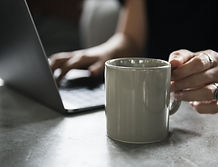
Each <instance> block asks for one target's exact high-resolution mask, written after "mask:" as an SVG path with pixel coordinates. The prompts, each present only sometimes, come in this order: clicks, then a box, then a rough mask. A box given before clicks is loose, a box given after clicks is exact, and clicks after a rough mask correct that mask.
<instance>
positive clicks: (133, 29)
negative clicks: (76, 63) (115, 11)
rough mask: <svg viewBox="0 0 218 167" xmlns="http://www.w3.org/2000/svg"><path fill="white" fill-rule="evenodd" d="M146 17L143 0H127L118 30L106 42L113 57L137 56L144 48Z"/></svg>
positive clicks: (105, 44)
mask: <svg viewBox="0 0 218 167" xmlns="http://www.w3.org/2000/svg"><path fill="white" fill-rule="evenodd" d="M145 37H146V18H145V8H144V1H143V0H137V1H135V0H126V3H125V6H124V7H123V9H122V10H121V12H120V18H119V22H118V27H117V32H116V33H115V35H114V36H113V37H111V38H110V39H109V40H108V41H107V42H106V43H104V44H103V47H104V48H107V50H108V51H109V53H110V55H111V57H110V58H117V57H136V56H140V55H141V53H142V52H143V50H144V46H145Z"/></svg>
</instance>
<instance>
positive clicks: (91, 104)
mask: <svg viewBox="0 0 218 167" xmlns="http://www.w3.org/2000/svg"><path fill="white" fill-rule="evenodd" d="M59 92H60V95H61V98H62V101H63V104H64V107H65V108H66V109H72V110H79V109H89V108H95V107H103V106H104V104H105V91H104V85H103V84H100V85H99V86H98V87H94V88H87V87H82V88H75V89H72V88H62V89H60V91H59Z"/></svg>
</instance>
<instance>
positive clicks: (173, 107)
mask: <svg viewBox="0 0 218 167" xmlns="http://www.w3.org/2000/svg"><path fill="white" fill-rule="evenodd" d="M170 98H172V99H173V101H172V102H170V107H169V114H170V115H173V114H175V113H176V112H177V111H178V109H179V107H180V105H181V101H177V100H175V99H174V97H173V96H171V97H170Z"/></svg>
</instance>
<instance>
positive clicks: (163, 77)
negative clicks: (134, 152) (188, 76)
mask: <svg viewBox="0 0 218 167" xmlns="http://www.w3.org/2000/svg"><path fill="white" fill-rule="evenodd" d="M170 80H171V65H170V63H169V62H167V61H164V60H159V59H150V58H120V59H113V60H109V61H107V62H106V63H105V89H106V108H105V112H106V119H107V134H108V136H109V137H110V138H112V139H114V140H118V141H121V142H126V143H153V142H159V141H162V140H163V139H165V138H166V137H167V136H168V131H169V115H171V114H173V113H175V112H176V111H177V110H178V108H179V106H180V102H179V101H175V100H172V101H173V102H172V103H171V102H170Z"/></svg>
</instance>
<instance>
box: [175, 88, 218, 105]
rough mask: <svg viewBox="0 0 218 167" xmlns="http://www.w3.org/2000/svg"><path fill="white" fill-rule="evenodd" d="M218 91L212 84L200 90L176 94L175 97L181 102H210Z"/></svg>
mask: <svg viewBox="0 0 218 167" xmlns="http://www.w3.org/2000/svg"><path fill="white" fill-rule="evenodd" d="M216 89H217V87H216V86H215V85H214V84H210V85H207V86H205V87H203V88H200V89H194V90H187V91H180V92H176V93H174V97H175V99H176V100H180V101H208V100H213V99H214V93H215V91H216Z"/></svg>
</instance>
